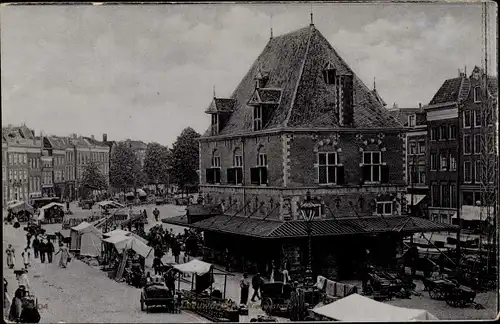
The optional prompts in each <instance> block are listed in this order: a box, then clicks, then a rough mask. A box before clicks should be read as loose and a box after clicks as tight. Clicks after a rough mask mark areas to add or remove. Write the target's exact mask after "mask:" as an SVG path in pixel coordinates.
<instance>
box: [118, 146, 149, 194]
mask: <svg viewBox="0 0 500 324" xmlns="http://www.w3.org/2000/svg"><path fill="white" fill-rule="evenodd" d="M144 180H145V177H144V173H143V172H142V170H141V164H140V162H139V159H138V158H137V156H136V155H135V153H134V151H133V150H132V148H131V147H130V146H128V145H127V144H126V143H124V142H118V143H116V145H115V146H114V147H113V149H112V150H111V157H110V167H109V181H110V183H111V186H112V187H113V188H117V189H121V190H122V191H123V190H125V189H131V188H133V189H135V188H137V186H142V185H143V184H144Z"/></svg>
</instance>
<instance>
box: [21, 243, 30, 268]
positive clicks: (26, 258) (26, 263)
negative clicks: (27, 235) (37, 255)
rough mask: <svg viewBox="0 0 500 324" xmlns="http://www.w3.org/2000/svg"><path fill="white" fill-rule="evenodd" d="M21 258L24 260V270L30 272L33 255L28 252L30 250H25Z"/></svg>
mask: <svg viewBox="0 0 500 324" xmlns="http://www.w3.org/2000/svg"><path fill="white" fill-rule="evenodd" d="M21 257H22V258H23V264H24V269H26V270H28V268H29V267H30V266H31V253H30V252H29V251H28V248H25V249H24V252H23V253H21Z"/></svg>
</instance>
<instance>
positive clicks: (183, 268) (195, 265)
mask: <svg viewBox="0 0 500 324" xmlns="http://www.w3.org/2000/svg"><path fill="white" fill-rule="evenodd" d="M173 267H174V268H175V269H177V270H179V271H180V272H182V273H194V274H197V275H198V276H202V275H204V274H206V273H207V272H209V271H210V270H211V269H212V265H211V264H210V263H206V262H203V261H200V260H197V259H193V260H191V261H189V262H187V263H183V264H176V265H174V266H173Z"/></svg>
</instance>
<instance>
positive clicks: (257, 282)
mask: <svg viewBox="0 0 500 324" xmlns="http://www.w3.org/2000/svg"><path fill="white" fill-rule="evenodd" d="M261 285H262V279H261V278H260V273H259V272H257V273H256V274H255V276H253V278H252V288H253V295H252V299H251V301H252V302H255V297H257V298H258V299H259V300H260V295H259V290H260V287H261Z"/></svg>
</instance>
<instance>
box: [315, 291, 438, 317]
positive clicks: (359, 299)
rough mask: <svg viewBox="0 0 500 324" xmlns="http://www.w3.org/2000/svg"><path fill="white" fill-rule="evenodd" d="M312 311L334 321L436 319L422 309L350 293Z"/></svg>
mask: <svg viewBox="0 0 500 324" xmlns="http://www.w3.org/2000/svg"><path fill="white" fill-rule="evenodd" d="M312 311H313V312H314V313H316V314H318V315H321V316H324V317H327V318H329V319H332V320H336V321H347V322H408V321H426V320H437V318H436V317H435V316H434V315H432V314H430V313H429V312H427V311H426V310H424V309H413V308H403V307H397V306H392V305H389V304H385V303H381V302H378V301H375V300H373V299H370V298H367V297H364V296H361V295H358V294H352V295H349V296H347V297H344V298H342V299H339V300H337V301H335V302H333V303H331V304H328V305H325V306H321V307H318V308H314V309H313V310H312Z"/></svg>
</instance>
